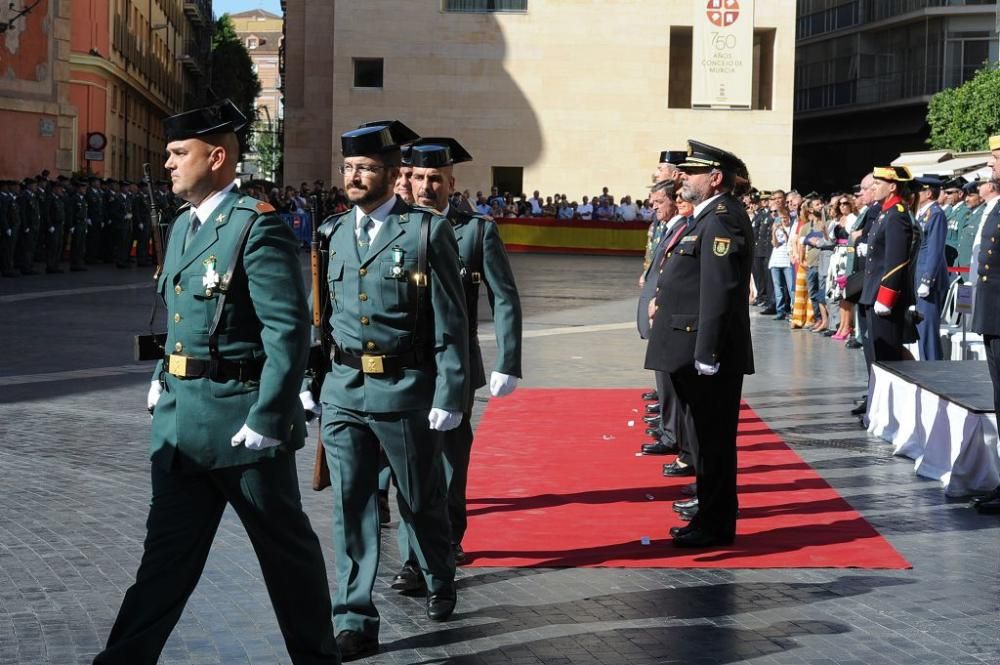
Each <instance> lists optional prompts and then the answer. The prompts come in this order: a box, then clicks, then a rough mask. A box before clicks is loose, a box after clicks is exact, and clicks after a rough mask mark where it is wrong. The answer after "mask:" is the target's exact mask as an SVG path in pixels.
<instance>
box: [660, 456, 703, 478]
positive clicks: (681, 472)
mask: <svg viewBox="0 0 1000 665" xmlns="http://www.w3.org/2000/svg"><path fill="white" fill-rule="evenodd" d="M663 475H665V476H667V477H674V476H694V475H697V474H696V473H695V470H694V467H693V466H692V465H690V464H688V465H687V466H682V465H680V464H678V463H677V460H674V461H673V462H671V463H670V464H664V465H663Z"/></svg>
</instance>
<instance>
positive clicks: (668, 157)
mask: <svg viewBox="0 0 1000 665" xmlns="http://www.w3.org/2000/svg"><path fill="white" fill-rule="evenodd" d="M685 159H687V153H686V152H685V151H683V150H663V151H661V152H660V164H673V165H674V166H677V165H678V164H683V163H684V160H685Z"/></svg>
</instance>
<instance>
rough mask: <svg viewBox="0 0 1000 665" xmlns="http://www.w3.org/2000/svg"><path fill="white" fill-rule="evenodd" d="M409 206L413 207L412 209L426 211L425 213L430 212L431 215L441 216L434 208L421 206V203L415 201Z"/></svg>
mask: <svg viewBox="0 0 1000 665" xmlns="http://www.w3.org/2000/svg"><path fill="white" fill-rule="evenodd" d="M410 207H411V208H413V209H414V210H416V211H417V212H426V213H430V214H432V215H435V216H437V217H440V216H441V213H439V212H438V211H437V210H435V209H434V208H428V207H427V206H422V205H420V204H417V203H411V204H410Z"/></svg>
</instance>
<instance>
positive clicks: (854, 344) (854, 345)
mask: <svg viewBox="0 0 1000 665" xmlns="http://www.w3.org/2000/svg"><path fill="white" fill-rule="evenodd" d="M844 346H846V347H847V348H849V349H860V348H861V347H862V346H863V344H861V342H859V341H858V340H856V339H854V338H853V337H852V338H851V339H849V340H847V341H846V342H844Z"/></svg>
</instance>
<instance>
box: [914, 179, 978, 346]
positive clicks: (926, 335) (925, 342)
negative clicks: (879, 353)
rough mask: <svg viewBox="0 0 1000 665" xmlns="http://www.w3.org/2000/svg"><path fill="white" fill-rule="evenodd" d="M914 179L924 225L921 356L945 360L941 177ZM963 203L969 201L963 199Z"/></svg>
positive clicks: (917, 280)
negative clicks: (942, 341)
mask: <svg viewBox="0 0 1000 665" xmlns="http://www.w3.org/2000/svg"><path fill="white" fill-rule="evenodd" d="M914 182H915V183H916V184H917V186H918V187H919V189H918V191H917V206H918V207H917V219H916V221H917V224H918V225H919V226H920V232H921V235H920V249H919V251H918V253H917V266H916V270H915V271H914V284H913V288H914V289H915V291H916V300H917V312H918V313H919V314H920V315H921V317H922V318H921V320H920V321H919V322H918V323H917V338H918V342H919V344H918V346H919V348H920V360H941V359H942V357H943V351H942V349H941V308H943V307H944V299H945V296H946V295H947V294H948V286H949V283H948V265H947V261H946V260H945V238H946V236H947V234H948V220H947V219H946V218H945V216H944V212H943V211H942V210H941V207H940V206H938V204H937V198H938V194H939V191H940V189H941V185H942V182H941V179H940V178H938V177H937V176H921V177H919V178H915V179H914ZM961 205H962V206H964V205H965V203H964V202H963V203H961Z"/></svg>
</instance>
